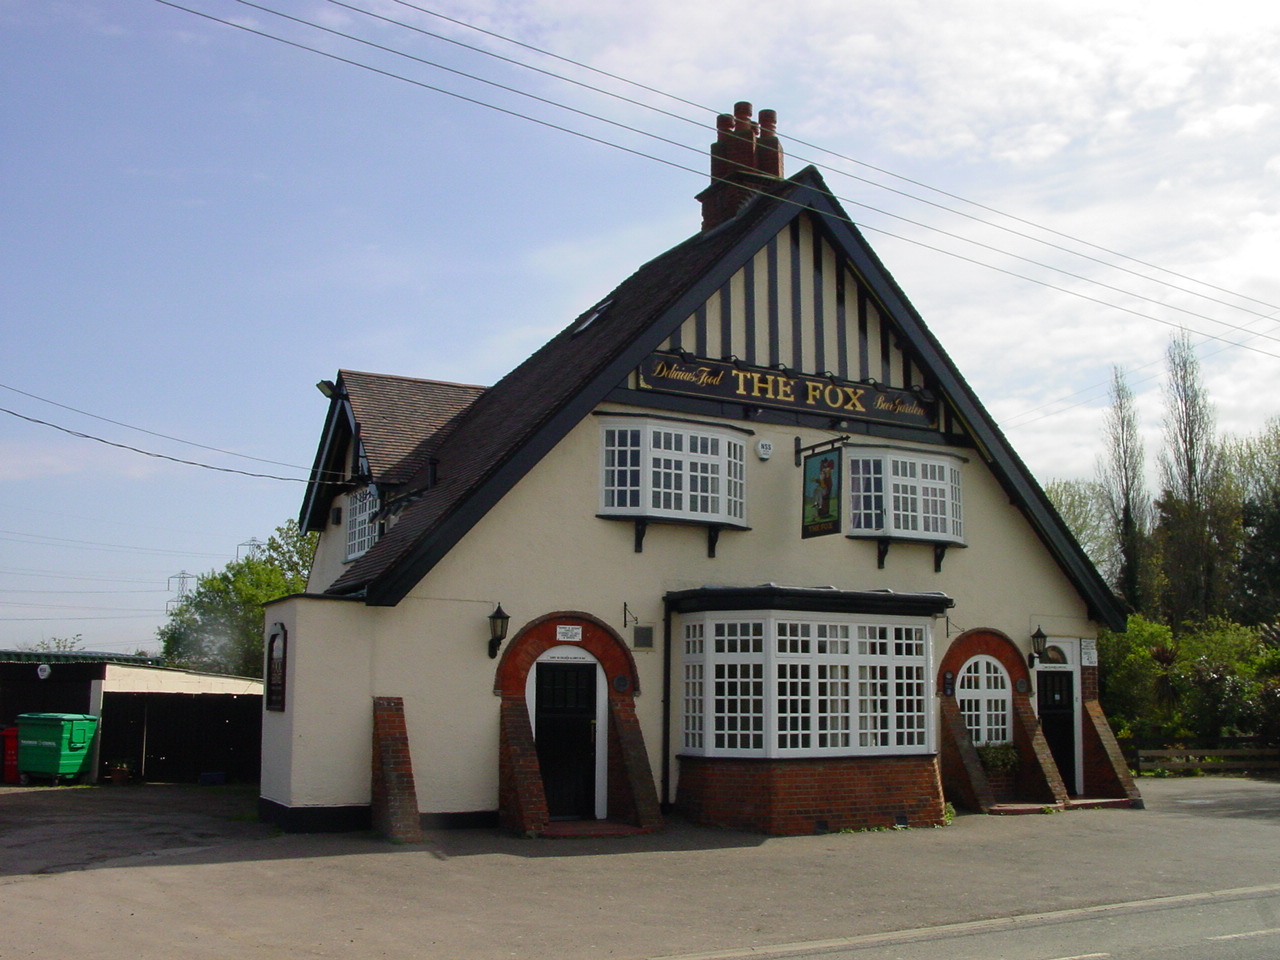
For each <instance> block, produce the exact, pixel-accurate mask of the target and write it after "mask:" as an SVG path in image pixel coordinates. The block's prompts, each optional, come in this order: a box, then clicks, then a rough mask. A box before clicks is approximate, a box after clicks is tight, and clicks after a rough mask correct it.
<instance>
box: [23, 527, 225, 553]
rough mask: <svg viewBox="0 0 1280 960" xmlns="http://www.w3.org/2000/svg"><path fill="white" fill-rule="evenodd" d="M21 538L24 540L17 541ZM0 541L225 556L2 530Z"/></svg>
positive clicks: (132, 551) (133, 551) (134, 551)
mask: <svg viewBox="0 0 1280 960" xmlns="http://www.w3.org/2000/svg"><path fill="white" fill-rule="evenodd" d="M18 537H21V538H23V539H15V538H18ZM0 540H5V541H8V542H10V543H28V544H42V543H47V544H48V545H49V546H53V545H57V544H69V545H71V546H77V547H86V548H91V549H101V550H125V551H128V552H131V553H155V554H162V555H167V556H179V557H215V558H218V559H221V558H222V557H223V556H224V555H223V554H221V553H197V552H195V551H192V550H165V549H162V548H160V547H135V546H130V545H128V544H123V543H102V542H100V541H97V540H75V539H72V538H69V537H49V536H45V535H44V534H39V533H23V532H21V531H19V530H0Z"/></svg>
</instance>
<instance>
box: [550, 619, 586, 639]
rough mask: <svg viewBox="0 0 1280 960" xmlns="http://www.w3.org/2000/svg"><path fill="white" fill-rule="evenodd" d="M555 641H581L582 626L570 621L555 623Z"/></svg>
mask: <svg viewBox="0 0 1280 960" xmlns="http://www.w3.org/2000/svg"><path fill="white" fill-rule="evenodd" d="M556 642H557V643H581V642H582V627H580V626H578V625H577V624H571V623H558V624H556Z"/></svg>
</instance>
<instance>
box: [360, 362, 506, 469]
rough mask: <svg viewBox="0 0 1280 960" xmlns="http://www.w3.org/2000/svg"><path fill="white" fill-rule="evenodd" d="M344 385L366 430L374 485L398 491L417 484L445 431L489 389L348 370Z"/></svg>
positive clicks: (362, 437) (363, 432)
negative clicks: (414, 480)
mask: <svg viewBox="0 0 1280 960" xmlns="http://www.w3.org/2000/svg"><path fill="white" fill-rule="evenodd" d="M338 376H339V383H340V384H341V385H342V386H343V387H345V388H346V395H347V399H348V400H349V401H350V403H351V410H352V413H353V414H354V416H355V420H356V423H357V424H358V425H359V429H360V440H361V442H362V444H363V445H364V451H365V456H366V457H367V458H368V461H369V471H370V473H371V474H372V477H373V481H374V483H376V484H379V485H382V486H398V485H400V484H403V483H405V482H407V481H408V480H410V479H412V477H413V476H414V475H415V474H416V473H417V472H418V470H419V469H420V468H421V467H422V465H423V462H424V461H425V459H426V458H427V457H428V456H430V455H431V450H432V448H433V446H434V445H436V444H438V443H439V442H440V440H441V438H442V436H443V434H444V433H445V432H447V431H446V430H445V428H446V427H447V426H449V424H450V423H451V422H452V421H453V420H454V418H455V417H457V415H458V414H460V413H461V412H462V411H463V410H466V409H467V407H469V406H471V404H472V403H474V402H475V400H476V398H477V397H479V396H480V395H481V394H482V393H484V390H485V388H484V387H478V386H473V385H471V384H463V383H445V382H442V381H439V380H419V379H416V378H414V377H396V376H390V375H387V374H380V373H363V372H361V371H358V370H342V371H340V372H339V374H338Z"/></svg>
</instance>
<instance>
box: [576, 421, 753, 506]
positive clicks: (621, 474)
mask: <svg viewBox="0 0 1280 960" xmlns="http://www.w3.org/2000/svg"><path fill="white" fill-rule="evenodd" d="M600 429H601V434H600V437H601V445H600V446H601V462H600V481H601V482H600V515H601V516H606V517H634V518H641V519H651V520H677V521H690V522H694V523H711V524H717V525H722V526H732V527H742V528H745V527H746V526H747V516H746V512H747V491H746V458H747V442H746V441H747V438H746V436H744V435H743V434H742V433H741V432H739V431H736V430H731V429H727V428H723V427H717V426H714V425H712V424H707V423H701V422H695V421H684V420H664V419H659V418H649V417H609V418H601V421H600Z"/></svg>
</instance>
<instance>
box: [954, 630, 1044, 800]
mask: <svg viewBox="0 0 1280 960" xmlns="http://www.w3.org/2000/svg"><path fill="white" fill-rule="evenodd" d="M979 654H985V655H987V656H989V657H992V658H993V659H995V660H998V661H999V662H1000V664H1001V666H1003V667H1004V669H1005V672H1006V673H1007V674H1008V675H1009V683H1010V684H1011V686H1012V689H1011V690H1010V693H1011V696H1012V700H1013V715H1012V716H1011V717H1010V718H1009V722H1010V726H1011V728H1012V729H1011V732H1012V734H1013V743H1014V746H1016V747H1017V748H1018V755H1019V757H1021V759H1022V765H1021V767H1020V768H1019V772H1018V778H1017V781H1016V783H1015V784H1014V787H1013V796H1012V798H1006V799H1015V800H1019V801H1024V802H1033V803H1065V802H1066V799H1067V791H1066V787H1065V786H1064V785H1063V782H1062V777H1061V775H1060V774H1059V773H1058V768H1057V766H1056V764H1055V763H1054V761H1053V755H1052V754H1051V753H1050V752H1049V745H1048V743H1047V742H1046V741H1045V739H1044V734H1043V733H1041V731H1040V721H1039V720H1038V719H1037V718H1036V714H1035V708H1034V707H1033V706H1032V703H1031V697H1032V696H1033V695H1034V687H1033V685H1032V682H1031V671H1030V669H1029V668H1028V667H1027V662H1026V660H1024V659H1023V654H1022V651H1020V650H1019V649H1018V647H1017V646H1016V645H1015V644H1014V642H1013V641H1012V640H1010V639H1009V638H1008V637H1007V636H1005V635H1004V634H1003V633H1001V632H999V631H998V630H988V629H977V630H967V631H965V632H964V633H962V634H960V636H958V637H956V639H955V640H954V641H953V642H952V644H951V646H950V647H949V648H948V650H947V652H946V655H945V656H943V658H942V663H941V665H940V666H939V667H938V694H939V696H940V697H941V700H942V707H943V709H942V711H941V713H942V716H943V719H944V721H945V719H946V717H947V716H948V715H950V714H952V713H954V715H955V716H956V717H957V718H958V717H959V710H958V708H957V707H956V701H955V697H954V696H953V697H947V696H946V688H945V678H946V674H947V673H948V672H949V673H951V674H952V675H953V677H954V682H955V684H956V687H957V689H958V688H959V683H960V670H961V668H962V667H963V666H964V665H965V664H966V663H967V662H968V661H969V660H970V659H971V658H972V657H976V656H978V655H979ZM1019 687H1021V689H1019ZM947 732H948V731H945V730H944V733H947ZM967 740H968V734H967V732H966V731H964V730H963V728H961V729H959V730H956V731H952V735H951V736H944V737H943V738H942V744H941V747H942V752H943V758H942V759H943V770H944V771H945V772H946V774H947V790H948V795H950V796H953V797H955V798H956V799H957V801H958V802H960V803H963V804H965V805H966V806H968V805H969V804H970V803H973V804H976V807H971V809H979V810H981V809H983V804H984V803H986V802H987V797H988V796H990V795H991V787H990V784H984V781H985V780H986V777H985V775H984V774H983V772H982V769H981V767H980V766H978V767H973V766H971V765H966V764H965V763H964V758H963V757H962V756H961V755H960V750H961V745H962V744H963V743H964V742H965V741H967ZM962 778H967V779H968V781H969V783H968V784H967V785H966V784H964V783H963V780H962Z"/></svg>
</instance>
